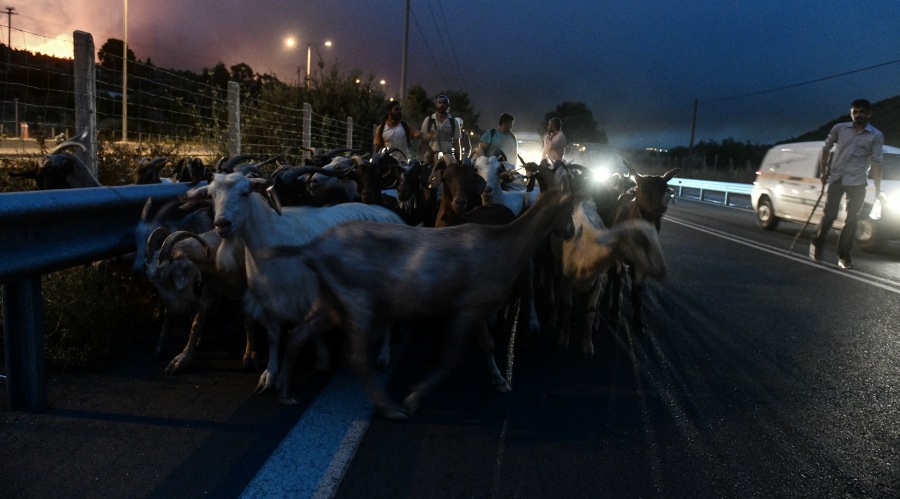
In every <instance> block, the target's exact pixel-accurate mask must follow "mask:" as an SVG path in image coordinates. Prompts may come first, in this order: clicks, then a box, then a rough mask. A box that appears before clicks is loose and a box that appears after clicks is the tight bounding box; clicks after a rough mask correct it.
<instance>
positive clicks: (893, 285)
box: [666, 216, 900, 294]
mask: <svg viewBox="0 0 900 499" xmlns="http://www.w3.org/2000/svg"><path fill="white" fill-rule="evenodd" d="M670 221H671V222H673V223H676V224H678V225H682V226H684V227H687V228H689V229H694V230H696V231H699V232H703V233H706V234H709V235H711V236H714V237H718V238H720V239H726V240H728V241H731V242H734V243H738V244H742V245H744V246H749V247H751V248H753V249H757V250H760V251H765V252H766V253H770V254H773V255H776V256H780V257H782V258H787V259H789V260H793V261H795V262H797V263H801V264H803V265H808V266H810V267H815V268H817V269H820V270H824V271H826V272H831V273H833V274H837V275H840V276H843V277H846V278H849V279H854V280H856V281H859V282H863V283H866V284H871V285H872V286H875V287H878V288H881V289H883V290H885V291H890V292H893V293H897V294H900V283H898V282H896V281H893V280H891V279H886V278H884V277H880V276H875V275H870V274H865V273H862V272H860V271H858V270H855V269H851V270H845V269H839V268H837V267H833V266H830V265H828V264H826V263H822V262H815V261H813V260H811V259H810V258H809V257H807V256H806V255H803V254H800V253H789V252H788V251H787V250H785V249H781V248H776V247H775V246H769V245H767V244H762V243H760V242H759V241H754V240H752V239H747V238H743V237H740V236H735V235H733V234H729V233H727V232H723V231H720V230H716V229H711V228H709V227H704V226H702V225H699V224H696V223H693V222H688V221H686V220H681V219H679V218H674V217H670V216H667V217H666V222H670Z"/></svg>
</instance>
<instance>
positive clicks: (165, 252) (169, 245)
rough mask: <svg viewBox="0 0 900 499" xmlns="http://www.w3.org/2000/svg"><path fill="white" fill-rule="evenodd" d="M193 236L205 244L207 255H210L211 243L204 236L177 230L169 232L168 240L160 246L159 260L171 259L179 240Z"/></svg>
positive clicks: (202, 244)
mask: <svg viewBox="0 0 900 499" xmlns="http://www.w3.org/2000/svg"><path fill="white" fill-rule="evenodd" d="M191 238H193V239H196V240H197V241H198V242H199V243H200V245H201V246H203V250H204V251H206V256H209V245H208V244H206V241H204V240H203V238H202V237H200V236H198V235H197V234H194V233H193V232H189V231H186V230H176V231H175V232H173V233H171V234H169V236H168V237H166V240H165V241H163V243H162V247H160V248H159V261H160V262H164V261H166V262H168V261H171V260H172V251H173V250H174V249H175V245H176V244H177V243H178V242H179V241H183V240H185V239H191Z"/></svg>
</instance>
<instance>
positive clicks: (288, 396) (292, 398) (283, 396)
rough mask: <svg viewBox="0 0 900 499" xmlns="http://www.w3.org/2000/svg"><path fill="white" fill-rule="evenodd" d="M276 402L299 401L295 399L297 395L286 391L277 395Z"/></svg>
mask: <svg viewBox="0 0 900 499" xmlns="http://www.w3.org/2000/svg"><path fill="white" fill-rule="evenodd" d="M278 402H279V403H281V405H297V404H299V403H300V401H299V400H297V397H295V396H293V395H291V394H288V393H282V394H281V395H279V396H278Z"/></svg>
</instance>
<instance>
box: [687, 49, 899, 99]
mask: <svg viewBox="0 0 900 499" xmlns="http://www.w3.org/2000/svg"><path fill="white" fill-rule="evenodd" d="M898 62H900V59H896V60H893V61H888V62H883V63H881V64H876V65H874V66H868V67H865V68H859V69H854V70H851V71H845V72H843V73H838V74H835V75H831V76H824V77H822V78H816V79H814V80H809V81H803V82H800V83H792V84H790V85H784V86H781V87H776V88H770V89H768V90H760V91H758V92H750V93H746V94H741V95H733V96H731V97H722V98H720V99H712V100H708V101H704V102H703V103H704V104H710V103H716V102H724V101H729V100H735V99H743V98H745V97H754V96H756V95H762V94H768V93H771V92H777V91H779V90H786V89H788V88H795V87H802V86H803V85H809V84H812V83H818V82H820V81H825V80H831V79H834V78H840V77H841V76H847V75H851V74H854V73H861V72H863V71H869V70H872V69H876V68H880V67H884V66H889V65H891V64H896V63H898Z"/></svg>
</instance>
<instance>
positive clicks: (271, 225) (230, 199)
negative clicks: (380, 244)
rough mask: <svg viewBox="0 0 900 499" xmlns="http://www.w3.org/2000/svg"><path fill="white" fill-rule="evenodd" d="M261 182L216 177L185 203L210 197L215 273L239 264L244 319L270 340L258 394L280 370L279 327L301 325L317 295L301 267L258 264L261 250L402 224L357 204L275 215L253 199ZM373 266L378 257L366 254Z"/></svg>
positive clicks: (270, 261)
mask: <svg viewBox="0 0 900 499" xmlns="http://www.w3.org/2000/svg"><path fill="white" fill-rule="evenodd" d="M267 186H268V182H267V181H266V180H263V179H248V178H246V177H244V176H243V175H241V174H237V173H233V174H229V175H222V174H216V175H215V176H214V178H213V181H212V182H211V183H210V184H209V185H207V186H204V187H200V188H198V189H194V190H191V191H189V192H188V193H187V194H186V198H187V199H189V200H198V199H207V198H211V199H212V201H213V206H214V210H215V214H216V216H215V225H216V231H217V232H218V234H219V235H220V236H221V237H222V239H223V241H222V244H221V245H219V250H218V252H217V257H216V258H217V261H216V266H217V267H218V268H219V269H227V268H229V267H237V266H240V265H241V263H243V267H244V270H245V273H246V277H247V292H246V293H245V295H244V308H245V312H246V313H247V315H248V316H249V317H250V318H252V319H254V320H257V321H259V322H260V323H262V324H263V326H264V327H265V328H266V332H267V335H268V338H269V360H268V365H267V368H266V370H265V372H263V373H262V375H261V376H260V379H259V384H258V385H257V391H258V392H263V391H267V390H269V389H271V388H273V387H274V382H275V379H276V376H277V375H278V370H279V359H278V344H279V339H280V331H281V328H282V326H284V325H296V324H301V323H302V322H303V321H304V316H305V315H306V313H307V311H308V310H309V309H310V307H311V305H312V303H313V300H314V298H315V292H316V285H315V282H316V276H315V275H314V274H312V272H310V271H309V270H308V269H307V268H306V267H303V266H297V265H293V264H292V263H291V262H290V261H287V260H285V259H259V258H258V257H257V255H258V254H259V253H260V252H261V251H263V250H264V249H265V248H269V247H273V246H282V245H292V246H299V245H303V244H306V243H308V242H309V241H311V240H312V239H313V238H314V237H316V236H318V235H319V234H321V233H322V232H324V231H325V230H327V229H329V228H331V227H333V226H335V225H338V224H340V223H343V222H347V221H350V220H367V221H372V222H380V223H384V224H399V225H403V220H401V219H400V217H399V216H398V215H397V214H395V213H393V212H391V211H390V210H388V209H386V208H383V207H381V206H374V205H364V204H360V203H346V204H339V205H335V206H331V207H325V208H315V207H308V206H296V207H286V208H284V210H283V212H282V213H281V215H280V216H279V214H278V213H276V212H275V211H274V210H273V209H272V208H271V207H270V206H269V205H268V204H267V203H266V201H265V200H264V199H263V197H262V196H258V195H256V194H254V193H255V192H257V191H259V190H261V189H265V188H266V187H267ZM239 245H243V247H244V249H245V251H243V259H244V260H243V262H237V261H235V258H236V257H235V255H236V254H239V253H237V252H235V251H234V248H235V247H236V246H239ZM368 257H369V258H370V259H371V260H372V261H373V262H378V260H379V258H380V256H379V255H378V254H377V253H373V254H369V255H368Z"/></svg>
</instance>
